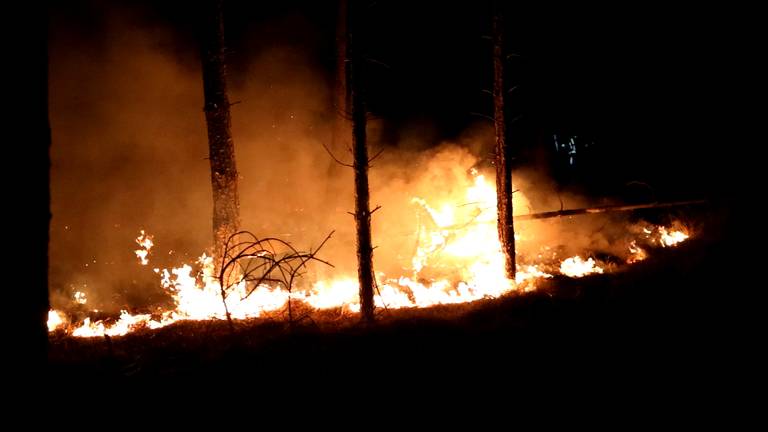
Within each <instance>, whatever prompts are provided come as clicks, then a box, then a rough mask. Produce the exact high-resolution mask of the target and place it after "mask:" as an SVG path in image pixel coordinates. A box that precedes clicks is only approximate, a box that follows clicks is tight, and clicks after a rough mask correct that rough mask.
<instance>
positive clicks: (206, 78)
mask: <svg viewBox="0 0 768 432" xmlns="http://www.w3.org/2000/svg"><path fill="white" fill-rule="evenodd" d="M202 26H203V28H202V43H201V46H202V55H201V60H202V66H203V90H204V93H205V107H204V111H205V121H206V125H207V127H208V148H209V159H210V162H211V185H212V187H213V241H214V256H216V257H217V258H220V257H221V256H222V253H223V249H224V244H225V242H226V241H227V239H228V238H229V237H230V236H231V235H232V234H234V233H235V232H237V231H238V230H239V229H240V199H239V197H238V193H237V166H236V164H235V146H234V143H233V141H232V133H231V131H230V125H231V118H230V113H229V105H230V104H229V98H228V97H227V84H226V64H225V58H224V20H223V16H222V0H206V2H205V6H204V9H203V14H202ZM217 262H219V261H218V260H217Z"/></svg>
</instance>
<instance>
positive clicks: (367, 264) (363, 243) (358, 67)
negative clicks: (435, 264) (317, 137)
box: [347, 2, 376, 323]
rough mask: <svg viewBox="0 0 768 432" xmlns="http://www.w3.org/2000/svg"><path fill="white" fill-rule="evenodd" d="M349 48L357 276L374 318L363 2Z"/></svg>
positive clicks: (354, 15)
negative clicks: (362, 19)
mask: <svg viewBox="0 0 768 432" xmlns="http://www.w3.org/2000/svg"><path fill="white" fill-rule="evenodd" d="M349 6H350V9H351V10H350V11H348V12H349V17H351V19H350V20H349V21H348V27H349V33H348V35H349V36H348V39H347V44H348V49H349V55H350V59H349V62H350V69H351V70H350V71H349V77H350V87H351V93H352V154H353V162H352V165H353V169H354V171H355V213H354V217H355V226H356V228H357V277H358V280H359V282H360V307H361V309H360V311H361V313H362V318H363V321H364V322H367V323H371V322H373V319H374V316H373V310H374V304H373V290H374V284H375V283H376V280H375V279H374V275H373V245H372V242H371V213H372V212H371V207H370V191H369V189H368V168H369V166H370V159H369V158H368V145H367V139H366V130H365V127H366V107H365V97H364V96H365V95H364V93H363V89H364V88H365V87H364V86H365V64H364V58H363V55H362V47H363V46H364V45H363V43H364V42H363V30H362V29H363V28H364V26H363V23H362V21H361V18H362V13H361V8H362V7H364V6H363V5H362V4H361V3H360V2H358V3H356V4H355V5H349Z"/></svg>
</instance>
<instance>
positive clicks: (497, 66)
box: [493, 4, 517, 280]
mask: <svg viewBox="0 0 768 432" xmlns="http://www.w3.org/2000/svg"><path fill="white" fill-rule="evenodd" d="M494 7H495V9H494V14H493V108H494V109H493V114H494V125H495V127H496V161H495V164H496V199H497V210H498V229H499V241H500V242H501V250H502V252H503V253H504V267H505V270H506V273H507V277H508V278H510V279H513V280H514V279H515V274H516V270H517V269H516V265H515V227H514V223H513V217H512V164H511V162H512V158H511V157H510V151H509V145H508V143H507V112H508V111H507V107H506V103H505V102H506V99H507V92H506V89H505V87H504V61H505V55H504V26H503V21H502V13H501V5H499V4H495V5H494Z"/></svg>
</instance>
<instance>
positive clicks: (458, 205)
mask: <svg viewBox="0 0 768 432" xmlns="http://www.w3.org/2000/svg"><path fill="white" fill-rule="evenodd" d="M514 201H515V203H514V205H515V206H516V207H517V208H524V207H525V206H526V205H527V201H526V198H525V196H524V195H523V194H522V193H520V192H517V193H515V195H514ZM412 203H414V204H416V207H415V208H416V210H417V211H419V212H420V213H419V215H420V216H419V227H418V230H417V234H416V235H415V240H416V242H417V243H416V247H415V248H414V250H413V252H412V253H413V255H412V256H411V257H410V268H405V269H403V271H402V273H401V274H395V275H387V274H383V273H377V275H376V280H377V290H376V295H375V304H376V305H377V306H378V307H384V306H386V307H387V308H391V309H397V308H414V307H429V306H433V305H439V304H453V303H464V302H471V301H475V300H479V299H484V298H497V297H499V296H502V295H504V294H506V293H509V292H511V291H515V290H517V291H532V290H535V289H536V284H537V282H538V281H540V280H542V279H545V278H550V277H552V274H550V273H548V271H550V270H547V271H545V270H544V269H551V268H553V267H554V266H557V264H556V263H557V262H559V272H560V273H561V274H562V275H565V276H568V277H583V276H586V275H590V274H600V273H603V272H604V271H605V269H604V268H603V266H602V265H601V264H600V263H599V262H597V261H595V259H594V258H591V257H590V258H587V259H586V260H585V259H583V258H581V257H580V256H573V257H569V258H566V259H563V260H560V259H557V258H556V257H554V256H552V257H550V258H549V259H550V260H551V259H555V260H556V261H555V264H554V266H553V263H552V262H543V261H541V260H542V258H541V255H539V260H540V261H541V262H538V263H530V262H525V263H521V262H520V261H521V256H520V255H518V266H517V275H516V278H515V280H510V279H508V278H507V277H506V275H505V272H504V256H503V254H502V252H501V246H500V243H499V239H498V232H497V228H496V223H497V222H496V219H497V215H496V191H495V186H494V184H493V183H492V182H489V181H487V180H486V179H485V177H484V176H482V175H479V174H477V173H476V172H474V173H473V179H472V183H471V185H469V186H468V187H467V188H466V189H465V190H464V191H463V192H461V191H460V192H458V193H457V194H456V196H453V197H450V199H446V200H444V201H442V202H433V201H432V200H429V199H427V198H423V197H413V199H412ZM654 229H655V230H656V231H658V233H659V236H660V237H659V241H660V242H661V244H662V245H663V246H665V247H666V246H672V245H676V244H678V243H679V242H681V241H684V240H686V239H687V238H688V237H689V234H688V233H687V232H684V231H682V230H672V229H667V228H665V227H653V229H651V228H645V229H644V230H643V232H644V235H645V236H646V237H645V238H646V239H650V235H651V233H652V232H653V230H654ZM518 230H519V231H520V230H522V231H520V232H518V233H516V235H515V237H516V239H517V240H521V239H526V235H527V234H526V231H525V225H524V224H521V227H518ZM136 243H137V244H138V245H139V246H140V249H138V250H136V251H135V253H136V256H137V257H138V258H139V261H140V264H141V265H147V264H148V263H149V259H148V256H149V253H150V250H151V249H152V247H153V245H154V243H153V239H152V236H151V235H149V234H147V233H145V232H144V231H143V230H142V231H141V233H140V235H139V236H138V238H137V239H136ZM629 252H630V254H631V256H630V258H629V259H627V262H628V263H633V262H637V261H641V260H643V259H645V258H646V256H647V253H646V251H645V250H644V249H642V248H641V247H639V246H638V245H637V240H634V241H632V242H631V244H630V246H629ZM555 268H557V267H555ZM154 272H155V273H156V274H157V275H158V276H159V279H160V281H159V282H160V284H161V286H162V288H163V289H164V290H165V291H166V292H167V293H168V294H169V295H170V297H171V298H172V299H173V301H174V304H175V307H174V308H173V309H171V310H166V311H163V312H161V313H159V314H155V315H150V314H131V313H129V312H128V311H125V310H123V311H121V313H120V317H119V318H118V319H116V320H113V321H109V322H107V321H96V322H92V321H91V319H90V318H86V319H85V320H84V321H83V322H82V323H80V324H79V325H71V326H68V325H67V319H66V315H65V314H63V313H62V312H59V311H54V310H51V311H50V313H49V316H48V328H49V331H54V330H56V329H60V328H64V329H66V331H67V332H68V333H69V334H71V335H72V336H76V337H93V336H103V335H109V336H120V335H125V334H127V333H129V332H132V331H135V330H138V329H155V328H160V327H163V326H167V325H169V324H172V323H174V322H177V321H181V320H210V319H225V318H226V313H225V309H224V306H223V304H222V301H221V290H220V287H219V282H218V280H217V279H216V278H215V277H214V266H213V257H211V256H208V255H206V254H203V255H202V256H201V257H200V258H199V259H198V260H197V262H195V263H194V264H192V265H190V264H182V265H181V266H179V267H176V268H171V269H159V268H158V269H154ZM250 291H253V292H252V293H251V294H250V295H249V296H246V294H247V293H248V292H250ZM289 300H293V301H300V302H303V303H305V304H307V305H309V306H310V307H312V308H314V309H329V308H341V310H344V311H349V312H353V313H356V312H359V310H360V304H359V299H358V282H357V278H356V275H338V276H336V277H334V278H331V279H325V280H317V281H314V282H313V283H312V284H311V285H310V286H309V287H308V288H307V289H304V290H297V291H295V292H293V293H288V292H287V291H286V290H284V289H281V288H279V287H274V286H270V285H268V284H262V285H260V286H258V287H254V286H249V285H248V283H246V282H244V281H243V282H240V283H239V284H236V285H235V286H233V287H231V289H230V290H229V291H228V296H227V298H226V303H227V309H228V310H229V312H230V314H231V316H232V318H233V319H246V318H255V317H259V316H262V315H263V314H265V313H269V312H276V311H281V310H284V309H285V308H286V306H287V303H288V301H289ZM74 301H75V302H76V303H79V304H85V303H86V301H87V300H86V295H85V293H83V292H79V291H78V292H76V293H75V295H74Z"/></svg>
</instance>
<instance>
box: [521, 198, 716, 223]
mask: <svg viewBox="0 0 768 432" xmlns="http://www.w3.org/2000/svg"><path fill="white" fill-rule="evenodd" d="M706 203H707V201H706V200H692V201H676V202H668V203H651V204H635V205H607V206H600V207H589V208H579V209H570V210H556V211H550V212H543V213H530V214H526V215H518V216H515V222H517V221H525V220H534V219H548V218H554V217H561V216H575V215H582V214H591V213H608V212H619V211H632V210H640V209H651V208H664V207H683V206H690V205H699V204H706Z"/></svg>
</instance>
